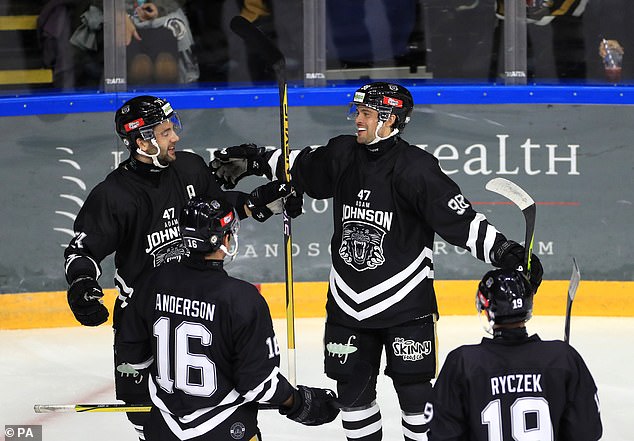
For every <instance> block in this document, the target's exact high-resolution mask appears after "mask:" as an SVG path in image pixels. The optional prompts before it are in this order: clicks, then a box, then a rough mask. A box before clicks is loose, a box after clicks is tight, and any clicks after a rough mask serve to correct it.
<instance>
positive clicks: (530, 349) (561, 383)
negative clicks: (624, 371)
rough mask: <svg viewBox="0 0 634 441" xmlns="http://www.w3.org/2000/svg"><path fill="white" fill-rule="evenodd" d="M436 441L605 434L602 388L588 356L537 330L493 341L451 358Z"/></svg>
mask: <svg viewBox="0 0 634 441" xmlns="http://www.w3.org/2000/svg"><path fill="white" fill-rule="evenodd" d="M433 406H434V412H433V415H434V416H433V419H432V421H431V424H430V430H429V433H428V438H429V440H430V441H439V440H442V441H450V440H451V441H498V440H499V441H502V440H511V439H517V440H521V439H535V440H557V441H596V440H598V439H600V438H601V434H602V426H601V418H600V414H599V400H598V397H597V387H596V385H595V383H594V380H593V379H592V376H591V374H590V372H589V371H588V368H587V367H586V365H585V363H584V362H583V359H582V358H581V356H580V355H579V354H578V353H577V351H575V350H574V349H573V348H572V347H570V346H569V345H568V344H566V343H564V342H562V341H559V340H557V341H542V340H540V338H539V337H538V336H537V335H533V336H531V337H525V338H523V339H521V340H509V339H502V338H495V339H490V338H485V339H483V340H482V343H480V344H479V345H468V346H461V347H459V348H458V349H455V350H454V351H452V352H451V353H450V354H449V355H448V356H447V359H446V361H445V364H444V365H443V368H442V370H441V372H440V375H439V376H438V380H437V381H436V384H435V386H434V403H433Z"/></svg>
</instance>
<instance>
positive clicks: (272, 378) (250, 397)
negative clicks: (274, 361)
mask: <svg viewBox="0 0 634 441" xmlns="http://www.w3.org/2000/svg"><path fill="white" fill-rule="evenodd" d="M279 375H280V368H278V367H277V366H276V367H275V368H273V370H272V371H271V374H270V375H269V376H268V377H266V379H265V380H264V381H263V382H262V383H260V384H258V386H257V387H256V388H255V389H252V390H250V391H249V392H247V393H245V394H244V395H243V396H244V398H245V399H246V400H247V401H256V400H257V401H260V402H267V401H268V400H270V399H271V397H272V396H273V395H275V392H276V391H277V386H278V384H279V383H280V381H279ZM267 383H270V385H269V386H268V387H267V388H266V389H265V386H266V385H267ZM263 392H264V393H263ZM260 395H261V396H260Z"/></svg>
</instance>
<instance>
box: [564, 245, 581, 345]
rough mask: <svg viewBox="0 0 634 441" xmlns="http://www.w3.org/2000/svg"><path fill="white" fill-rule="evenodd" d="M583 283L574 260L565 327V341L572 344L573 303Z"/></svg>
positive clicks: (573, 259) (567, 299)
mask: <svg viewBox="0 0 634 441" xmlns="http://www.w3.org/2000/svg"><path fill="white" fill-rule="evenodd" d="M580 281H581V272H580V271H579V266H578V265H577V261H576V260H575V258H574V257H573V258H572V275H571V276H570V283H569V284H568V297H567V298H566V323H565V325H564V341H565V342H566V343H570V317H571V315H572V302H573V301H574V300H575V295H576V294H577V288H578V287H579V282H580Z"/></svg>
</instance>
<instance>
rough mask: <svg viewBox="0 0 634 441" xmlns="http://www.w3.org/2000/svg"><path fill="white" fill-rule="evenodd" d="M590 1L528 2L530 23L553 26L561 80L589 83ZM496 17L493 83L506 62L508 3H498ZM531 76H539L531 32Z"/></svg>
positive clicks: (557, 72) (538, 0) (553, 42)
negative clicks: (586, 22) (586, 19)
mask: <svg viewBox="0 0 634 441" xmlns="http://www.w3.org/2000/svg"><path fill="white" fill-rule="evenodd" d="M588 1H589V0H572V1H570V0H554V1H542V0H527V9H526V16H527V21H528V23H529V24H530V25H533V26H546V25H548V26H550V27H551V29H552V45H553V53H554V57H555V71H556V75H557V78H559V79H585V78H586V72H587V66H586V57H585V42H584V35H583V13H584V11H585V9H586V6H587V4H588ZM495 14H496V16H497V21H496V25H495V29H494V34H493V50H492V54H491V63H490V66H489V81H495V80H496V79H497V77H498V74H499V71H500V69H501V67H500V65H503V64H504V60H503V59H500V56H499V54H500V53H503V51H502V45H503V38H502V36H503V33H504V0H496V8H495ZM527 34H528V35H527V57H528V66H527V76H528V78H534V77H535V75H536V69H535V63H534V53H535V52H536V50H537V49H536V48H534V47H533V43H532V39H531V36H530V32H527Z"/></svg>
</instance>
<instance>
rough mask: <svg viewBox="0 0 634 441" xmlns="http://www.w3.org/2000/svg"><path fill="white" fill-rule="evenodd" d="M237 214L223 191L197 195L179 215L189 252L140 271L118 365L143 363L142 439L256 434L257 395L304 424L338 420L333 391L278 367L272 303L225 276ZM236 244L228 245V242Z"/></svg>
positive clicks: (131, 368) (129, 367)
mask: <svg viewBox="0 0 634 441" xmlns="http://www.w3.org/2000/svg"><path fill="white" fill-rule="evenodd" d="M239 225H240V221H239V220H238V214H237V213H236V212H235V210H234V209H233V207H232V206H231V205H230V204H229V203H228V202H226V201H225V200H223V199H212V198H199V197H196V198H193V199H191V200H190V201H189V202H187V205H185V208H184V209H183V212H182V214H181V216H180V229H181V232H182V237H183V241H184V243H185V246H186V248H187V249H188V251H189V253H188V255H187V256H185V257H184V258H183V259H182V262H176V261H172V262H169V263H166V264H165V265H162V266H161V267H158V268H155V269H153V270H151V271H149V272H148V273H146V274H144V275H143V276H142V277H141V279H140V280H139V281H138V283H137V285H136V287H135V290H136V291H137V293H136V294H135V296H134V297H133V298H132V299H131V300H130V304H129V305H128V307H127V311H126V314H125V316H124V318H123V320H122V323H121V327H120V337H119V347H118V359H119V361H120V362H121V363H122V364H121V365H119V366H118V369H119V370H121V371H123V372H129V373H135V372H136V371H138V370H144V369H147V368H148V367H149V376H150V379H149V390H150V396H151V398H152V403H153V408H152V411H151V414H150V418H149V421H148V422H147V423H146V425H145V430H144V433H145V439H146V440H147V441H176V440H182V439H192V440H198V441H205V440H209V441H211V440H214V441H223V440H226V441H233V440H245V441H246V440H260V439H261V437H260V434H259V430H258V427H257V411H258V406H257V403H258V402H259V403H268V404H273V405H278V406H280V413H282V414H283V415H286V416H287V417H288V418H290V419H292V420H294V421H297V422H299V423H302V424H306V425H320V424H324V423H328V422H330V421H332V420H334V419H335V417H336V416H337V414H338V413H339V411H338V410H337V409H336V407H334V406H333V403H334V400H335V398H336V396H335V393H334V392H333V391H331V390H328V389H319V388H312V387H306V386H299V387H298V389H295V388H293V386H291V385H290V383H289V382H288V381H287V380H286V378H284V376H283V375H282V374H281V373H280V370H279V364H280V355H279V354H280V351H279V346H278V344H277V339H276V337H275V334H274V331H273V323H272V320H271V315H270V312H269V308H268V305H267V304H266V301H265V300H264V298H263V297H262V296H261V295H260V293H259V292H258V290H257V288H256V287H255V286H253V285H251V284H250V283H248V282H245V281H242V280H239V279H235V278H233V277H230V276H229V275H227V273H226V272H225V270H224V269H223V260H224V258H225V256H229V257H233V256H235V254H236V252H237V244H238V236H237V233H238V228H239ZM232 244H233V245H232Z"/></svg>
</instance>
